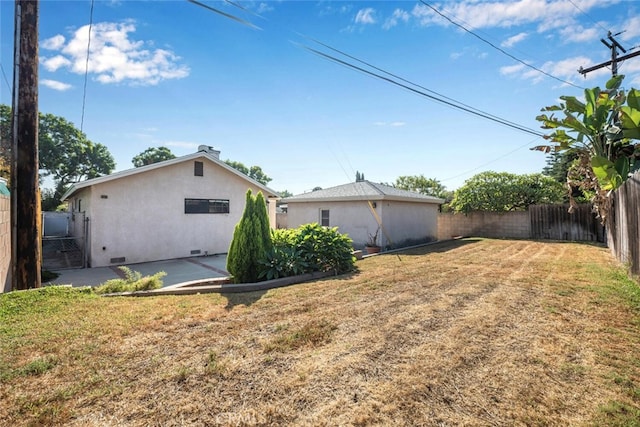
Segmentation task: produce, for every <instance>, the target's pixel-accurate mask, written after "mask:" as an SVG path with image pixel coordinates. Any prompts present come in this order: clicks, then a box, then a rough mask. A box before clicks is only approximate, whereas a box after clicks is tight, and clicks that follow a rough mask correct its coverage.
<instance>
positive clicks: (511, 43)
mask: <svg viewBox="0 0 640 427" xmlns="http://www.w3.org/2000/svg"><path fill="white" fill-rule="evenodd" d="M528 36H529V35H528V34H527V33H518V34H516V35H515V36H511V37H509V38H508V39H506V40H505V41H503V42H502V43H501V44H500V46H502V47H513V46H515V45H516V44H518V43H520V42H521V41H522V40H524V39H526V38H527V37H528Z"/></svg>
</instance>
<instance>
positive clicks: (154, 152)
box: [131, 147, 176, 168]
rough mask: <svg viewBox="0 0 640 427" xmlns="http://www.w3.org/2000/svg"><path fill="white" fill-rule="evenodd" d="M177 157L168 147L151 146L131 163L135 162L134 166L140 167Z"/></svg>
mask: <svg viewBox="0 0 640 427" xmlns="http://www.w3.org/2000/svg"><path fill="white" fill-rule="evenodd" d="M175 158H176V156H175V155H174V154H173V153H172V152H171V150H170V149H168V148H167V147H149V148H147V149H146V150H144V151H143V152H142V153H140V154H138V155H137V156H135V157H134V158H133V159H131V163H133V166H135V167H137V168H139V167H141V166H146V165H151V164H153V163H158V162H163V161H165V160H171V159H175Z"/></svg>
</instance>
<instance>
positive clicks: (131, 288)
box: [93, 266, 167, 294]
mask: <svg viewBox="0 0 640 427" xmlns="http://www.w3.org/2000/svg"><path fill="white" fill-rule="evenodd" d="M118 269H120V271H122V272H123V273H124V275H125V278H124V279H111V280H107V281H106V282H104V284H102V285H100V286H97V287H95V288H94V289H93V290H94V292H95V293H97V294H114V293H119V292H135V291H150V290H152V289H159V288H161V287H162V278H163V277H164V276H166V275H167V273H165V272H164V271H159V272H157V273H156V274H154V275H151V276H144V277H142V275H141V274H140V273H139V272H137V271H133V270H131V269H130V268H129V267H126V266H120V267H118Z"/></svg>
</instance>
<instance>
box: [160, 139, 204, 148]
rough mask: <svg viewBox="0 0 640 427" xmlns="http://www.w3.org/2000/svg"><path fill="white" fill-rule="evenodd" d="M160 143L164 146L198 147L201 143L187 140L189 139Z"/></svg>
mask: <svg viewBox="0 0 640 427" xmlns="http://www.w3.org/2000/svg"><path fill="white" fill-rule="evenodd" d="M160 145H164V146H166V147H180V148H198V147H199V146H200V145H202V144H201V143H199V142H189V141H167V142H164V143H162V144H160Z"/></svg>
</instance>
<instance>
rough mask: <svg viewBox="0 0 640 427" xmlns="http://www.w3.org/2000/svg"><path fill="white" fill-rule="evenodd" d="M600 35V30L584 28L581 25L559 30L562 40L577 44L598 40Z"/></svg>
mask: <svg viewBox="0 0 640 427" xmlns="http://www.w3.org/2000/svg"><path fill="white" fill-rule="evenodd" d="M601 34H602V29H601V28H596V27H593V28H584V27H583V26H582V25H575V26H574V25H569V26H564V27H563V28H561V29H560V35H561V36H562V39H563V40H565V41H570V42H578V43H580V42H590V41H593V40H598V38H600V35H601Z"/></svg>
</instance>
